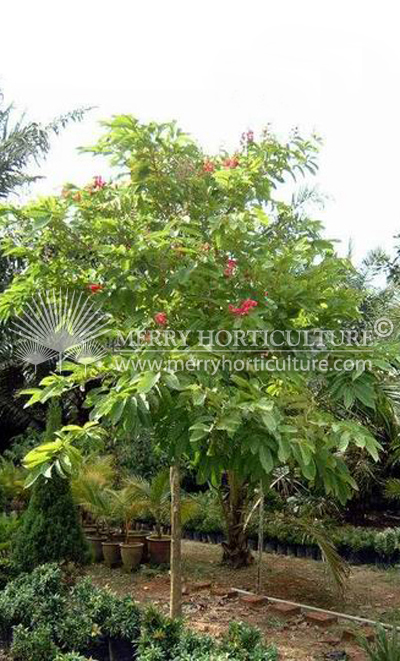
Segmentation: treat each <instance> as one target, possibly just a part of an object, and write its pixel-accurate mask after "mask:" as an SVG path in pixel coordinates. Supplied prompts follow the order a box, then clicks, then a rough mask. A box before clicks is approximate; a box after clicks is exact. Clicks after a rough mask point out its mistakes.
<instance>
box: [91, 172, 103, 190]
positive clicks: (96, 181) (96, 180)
mask: <svg viewBox="0 0 400 661" xmlns="http://www.w3.org/2000/svg"><path fill="white" fill-rule="evenodd" d="M104 186H106V182H105V181H104V179H103V177H102V176H100V175H99V174H97V175H96V176H95V177H93V188H94V189H95V190H96V189H97V190H98V189H100V188H104Z"/></svg>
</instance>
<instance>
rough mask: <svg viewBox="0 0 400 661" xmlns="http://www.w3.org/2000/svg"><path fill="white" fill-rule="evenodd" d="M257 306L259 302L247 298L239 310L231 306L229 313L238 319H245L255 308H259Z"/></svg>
mask: <svg viewBox="0 0 400 661" xmlns="http://www.w3.org/2000/svg"><path fill="white" fill-rule="evenodd" d="M257 305H258V303H257V301H253V299H251V298H246V300H245V301H243V302H242V303H241V305H240V306H239V307H238V308H235V307H234V306H233V305H229V312H231V313H232V314H234V315H236V316H237V317H244V316H245V315H246V314H249V312H250V311H251V310H252V309H253V308H255V307H257Z"/></svg>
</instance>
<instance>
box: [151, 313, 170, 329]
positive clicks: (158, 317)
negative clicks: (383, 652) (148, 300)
mask: <svg viewBox="0 0 400 661" xmlns="http://www.w3.org/2000/svg"><path fill="white" fill-rule="evenodd" d="M154 321H155V322H156V324H158V325H159V326H166V325H167V323H168V317H167V313H166V312H157V314H155V315H154Z"/></svg>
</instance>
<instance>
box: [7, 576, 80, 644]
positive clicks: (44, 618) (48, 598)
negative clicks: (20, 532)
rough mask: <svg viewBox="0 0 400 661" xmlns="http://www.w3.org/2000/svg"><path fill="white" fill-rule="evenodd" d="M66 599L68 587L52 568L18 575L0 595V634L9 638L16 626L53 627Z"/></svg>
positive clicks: (64, 606)
mask: <svg viewBox="0 0 400 661" xmlns="http://www.w3.org/2000/svg"><path fill="white" fill-rule="evenodd" d="M67 596H68V586H67V584H66V583H65V581H64V580H63V575H62V571H61V569H60V568H59V567H58V566H57V565H55V564H49V565H45V566H42V567H37V568H36V569H35V571H33V572H32V573H31V574H21V575H20V576H18V577H17V578H16V579H15V580H13V581H11V582H10V583H8V585H7V586H6V587H5V589H4V590H3V591H2V592H1V593H0V634H1V635H2V637H3V638H7V637H9V634H10V631H11V628H12V627H13V626H14V625H19V624H22V625H23V626H24V627H28V628H34V627H37V626H41V625H46V626H50V627H52V626H54V624H55V623H56V622H57V621H58V619H59V618H61V617H63V615H64V613H65V609H66V604H67Z"/></svg>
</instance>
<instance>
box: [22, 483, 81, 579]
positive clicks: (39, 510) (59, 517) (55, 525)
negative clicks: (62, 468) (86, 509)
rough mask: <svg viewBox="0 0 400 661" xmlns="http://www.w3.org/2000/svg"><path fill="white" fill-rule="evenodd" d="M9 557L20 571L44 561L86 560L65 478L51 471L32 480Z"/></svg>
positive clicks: (29, 569)
mask: <svg viewBox="0 0 400 661" xmlns="http://www.w3.org/2000/svg"><path fill="white" fill-rule="evenodd" d="M13 557H14V560H15V562H16V563H17V564H18V565H19V566H20V567H21V569H23V570H24V571H31V570H32V569H33V568H34V567H37V566H38V565H41V564H44V563H47V562H59V561H63V560H67V561H71V562H76V563H78V564H82V563H86V562H88V561H89V557H90V554H89V549H88V546H87V544H86V542H85V539H84V536H83V532H82V528H81V525H80V522H79V517H78V511H77V509H76V506H75V504H74V501H73V499H72V493H71V487H70V484H69V481H68V480H66V479H64V478H62V477H60V476H59V475H56V474H54V475H53V477H52V478H51V479H50V480H47V481H46V480H45V479H44V478H43V477H41V478H39V479H38V480H37V481H36V482H35V484H34V486H33V488H32V495H31V499H30V501H29V506H28V509H27V511H26V512H25V513H24V515H23V521H22V525H21V528H20V529H19V531H18V533H17V536H16V542H15V550H14V554H13Z"/></svg>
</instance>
